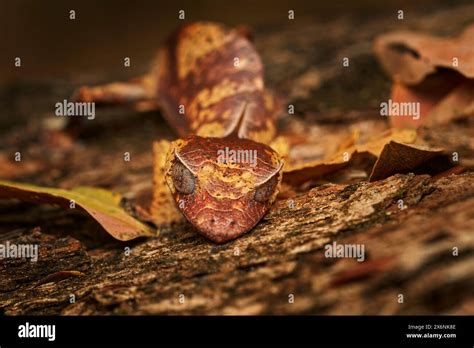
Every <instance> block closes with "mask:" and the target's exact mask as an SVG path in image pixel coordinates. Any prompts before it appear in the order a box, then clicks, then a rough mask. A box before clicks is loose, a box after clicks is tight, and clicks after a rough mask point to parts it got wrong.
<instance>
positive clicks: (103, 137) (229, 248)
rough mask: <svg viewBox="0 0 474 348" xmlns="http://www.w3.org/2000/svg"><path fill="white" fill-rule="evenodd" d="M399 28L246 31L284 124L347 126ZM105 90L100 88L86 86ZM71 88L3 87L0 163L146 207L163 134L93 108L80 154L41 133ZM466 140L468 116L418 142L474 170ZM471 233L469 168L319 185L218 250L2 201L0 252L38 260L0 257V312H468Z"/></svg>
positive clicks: (455, 17)
mask: <svg viewBox="0 0 474 348" xmlns="http://www.w3.org/2000/svg"><path fill="white" fill-rule="evenodd" d="M473 13H474V7H473V6H457V7H451V8H449V9H446V10H436V11H427V12H426V13H419V14H413V16H407V20H406V22H405V23H404V28H410V29H418V30H424V31H428V32H432V33H436V34H449V33H454V32H456V31H458V30H460V29H461V28H462V27H463V26H464V25H465V24H467V23H468V22H469V21H472V20H473V19H474V18H473V17H472V14H473ZM391 15H392V16H393V14H391ZM440 23H442V24H443V26H442V27H440ZM397 25H399V23H397V22H396V20H394V19H392V18H391V17H388V16H387V15H381V16H379V17H376V18H371V19H370V20H369V19H367V18H364V17H363V16H356V15H354V16H351V17H347V18H338V19H334V20H328V21H326V22H324V23H322V22H316V21H315V22H311V23H308V25H307V26H293V25H288V26H287V27H278V28H259V29H258V28H257V30H256V33H255V37H256V38H257V41H256V44H257V48H258V49H259V51H260V52H262V56H263V60H264V63H265V66H266V74H267V79H268V81H269V86H270V87H272V88H273V89H275V90H276V91H277V92H278V93H280V94H282V95H287V96H290V102H292V103H294V104H295V105H296V109H297V111H298V112H297V113H298V115H296V116H295V117H298V118H299V119H300V120H304V121H306V122H313V123H314V122H318V123H320V124H330V125H340V127H348V126H350V125H351V124H353V123H355V122H359V121H360V120H361V119H363V120H367V119H370V118H371V117H372V118H375V117H374V116H373V113H371V110H373V108H375V107H376V106H377V105H378V103H379V102H380V100H383V99H384V98H385V99H386V98H388V95H389V88H390V81H389V80H388V78H387V77H385V75H384V74H383V73H382V72H381V71H380V69H379V68H378V65H377V63H376V62H375V60H374V58H373V55H372V53H371V42H372V39H373V37H374V36H375V35H376V34H378V33H380V32H384V31H388V30H391V29H395V28H397ZM354 28H357V30H356V31H354ZM315 33H317V35H316V34H315ZM344 56H350V57H351V63H350V69H351V71H350V73H349V72H348V71H347V70H343V69H342V68H341V64H340V63H339V61H340V60H341V58H342V57H344ZM112 78H114V79H117V78H120V76H114V77H112ZM105 80H110V77H100V78H99V77H98V78H97V81H96V82H97V83H99V82H103V81H105ZM82 82H83V81H82ZM79 83H80V82H78V81H52V82H48V83H44V84H24V83H23V84H17V85H11V86H8V87H5V88H3V89H2V90H1V91H0V93H1V98H0V101H1V104H2V108H3V110H4V112H5V113H6V114H7V115H9V120H11V122H6V121H5V120H3V121H2V126H3V125H5V127H3V129H2V130H1V132H0V133H1V134H2V138H1V140H0V145H1V149H2V153H4V154H7V155H12V154H13V153H14V152H15V151H20V150H21V151H22V153H23V154H24V156H26V158H27V159H28V161H29V163H32V164H31V166H33V165H34V166H36V167H34V168H25V169H24V173H23V174H22V175H19V176H17V177H16V178H15V180H20V181H25V182H30V183H35V184H42V185H50V186H59V187H66V188H67V187H72V186H77V185H95V186H101V187H105V188H110V189H113V190H116V191H119V192H121V193H122V194H124V195H125V196H127V197H132V198H133V197H135V198H136V199H138V200H144V201H146V200H148V199H149V193H150V190H151V173H152V167H151V166H152V163H151V143H152V141H153V140H154V139H158V138H168V139H169V138H171V137H172V136H171V135H170V131H169V129H168V128H167V126H166V125H165V124H164V122H163V121H162V119H161V118H160V117H159V116H158V115H157V114H156V113H146V114H137V113H134V112H132V111H130V110H122V109H115V108H112V109H107V110H105V109H104V110H102V111H101V114H100V118H98V119H97V120H96V122H91V123H88V124H86V131H85V133H84V134H86V136H83V137H82V138H81V139H80V141H79V144H75V145H70V146H68V144H67V143H64V142H62V140H61V138H59V139H58V138H55V137H54V134H53V135H51V134H50V135H49V136H48V137H47V138H45V137H44V136H42V135H41V134H40V133H39V132H38V129H39V128H40V126H39V125H40V124H42V122H43V121H44V120H48V119H51V118H53V116H52V115H51V112H52V110H54V109H53V107H52V105H54V103H55V102H57V101H58V100H62V99H64V98H68V97H69V96H70V93H71V92H72V90H73V89H74V88H75V87H76V86H77V85H78V84H79ZM88 83H91V81H88ZM13 120H14V121H13ZM25 120H29V125H28V127H26V128H25V126H24V123H23V124H22V122H24V121H25ZM14 122H18V124H15V123H14ZM376 122H383V121H380V120H378V119H377V120H376ZM473 132H474V124H473V121H471V120H465V121H462V122H458V123H453V124H449V125H446V126H443V128H437V129H426V130H424V131H423V133H422V134H423V137H424V138H425V139H426V140H427V141H431V142H433V143H434V144H436V145H438V146H443V147H445V148H449V149H450V150H452V151H458V152H459V155H460V157H461V158H468V159H469V158H470V159H471V161H472V158H473V157H474V144H473V143H472V136H471V137H469V136H468V134H473ZM58 143H59V144H60V145H57V144H58ZM124 152H130V153H131V156H132V161H131V162H129V163H126V162H124V161H123V154H124ZM400 200H402V201H403V206H402V205H401V201H400ZM473 226H474V174H473V173H471V172H467V173H461V174H450V173H443V174H441V175H437V176H429V175H415V174H403V175H402V174H399V175H395V176H392V177H390V178H387V179H385V180H381V181H377V182H373V183H368V182H365V181H362V182H359V183H353V184H347V185H342V184H334V183H333V184H325V185H322V186H318V187H315V188H313V189H311V190H309V191H307V192H304V193H301V194H300V195H298V196H296V197H295V198H292V199H281V200H279V201H278V202H277V203H276V204H275V206H274V207H273V208H272V210H271V212H270V213H269V214H268V215H267V216H266V217H265V218H264V220H263V221H261V222H260V223H259V224H258V225H257V227H256V228H255V229H254V230H252V231H251V232H250V233H248V234H247V235H245V236H243V237H242V238H239V239H237V240H235V241H233V242H230V243H227V244H224V245H215V244H212V243H210V242H208V241H207V240H205V239H203V238H202V237H200V236H199V235H197V234H196V233H195V232H194V231H193V230H192V228H191V227H190V226H187V225H185V226H176V227H174V228H171V229H169V230H167V231H164V232H163V233H162V235H161V236H159V237H156V238H149V239H140V240H136V241H134V242H131V243H120V242H117V241H115V240H112V239H111V238H110V237H109V236H108V235H107V234H106V233H105V232H104V231H102V230H101V229H100V228H99V227H98V226H97V224H96V223H95V222H94V221H92V220H91V219H89V218H87V217H85V216H83V215H80V214H77V213H73V212H66V211H62V210H59V209H56V208H52V207H37V206H33V205H29V204H24V203H18V202H12V201H1V202H0V241H1V242H5V241H7V240H8V241H10V242H11V243H18V244H23V243H39V245H40V248H39V250H40V255H39V259H38V262H36V263H35V262H30V261H28V260H24V259H4V260H0V312H1V313H4V314H7V315H17V314H41V315H43V314H64V315H87V314H438V313H448V314H469V313H470V314H472V313H474V292H473V291H472V289H473V287H474V234H473ZM334 241H336V242H337V243H338V244H360V245H363V246H364V248H365V258H366V259H365V261H364V262H358V261H357V260H356V259H353V258H328V257H325V245H327V244H331V243H333V242H334ZM128 251H129V252H128ZM71 295H74V297H75V302H74V303H71ZM400 295H403V302H402V303H400Z"/></svg>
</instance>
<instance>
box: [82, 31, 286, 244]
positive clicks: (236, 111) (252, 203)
mask: <svg viewBox="0 0 474 348" xmlns="http://www.w3.org/2000/svg"><path fill="white" fill-rule="evenodd" d="M248 37H249V35H248V33H247V34H246V33H245V31H243V30H241V29H240V30H239V29H229V28H226V27H225V26H222V25H220V24H216V23H209V22H197V23H191V24H187V25H184V26H182V27H180V28H179V29H178V30H176V31H175V32H174V33H173V34H172V35H171V36H170V37H169V39H168V40H167V41H166V42H165V44H164V45H163V46H162V47H161V49H160V51H159V53H158V56H157V60H156V62H155V64H154V65H153V69H152V70H151V72H150V73H149V74H148V75H146V76H143V77H141V78H138V79H134V80H132V81H129V82H128V83H127V82H125V83H111V84H107V85H103V86H95V87H82V88H81V89H79V90H78V91H77V92H76V95H75V98H76V100H80V101H96V102H99V103H128V104H130V105H132V106H134V108H135V109H137V110H149V109H153V108H156V107H159V108H160V109H161V110H162V111H163V115H164V117H165V118H166V120H167V121H168V123H169V124H170V125H171V126H172V127H173V128H174V130H175V131H176V132H177V133H178V134H179V136H180V137H181V139H179V140H177V141H175V142H173V143H172V144H171V146H169V151H168V153H167V156H166V159H165V158H164V156H163V151H164V149H165V148H166V147H167V144H165V143H166V142H164V141H161V142H155V144H154V158H155V168H154V198H153V203H152V206H151V212H152V215H153V216H154V219H155V221H156V223H157V225H161V224H168V223H172V222H176V221H177V220H178V219H179V217H178V216H177V215H178V214H177V212H175V211H174V208H170V207H169V205H168V204H169V203H170V202H171V201H172V200H174V201H175V202H176V203H177V207H178V209H179V210H180V211H181V212H182V213H183V215H184V216H185V217H186V218H187V219H188V221H189V222H191V223H192V224H193V225H194V226H195V227H196V228H197V230H198V231H199V232H200V233H202V234H203V235H204V236H206V237H207V238H209V239H211V240H212V241H214V242H217V243H223V242H226V241H228V240H231V239H234V238H236V237H238V236H240V235H242V234H244V233H246V232H248V231H249V230H250V229H252V227H254V226H255V224H257V222H258V221H259V220H260V219H261V218H262V217H263V216H264V215H265V213H266V212H267V211H268V209H269V208H270V206H271V204H272V203H273V201H274V200H275V198H276V196H277V193H278V186H279V184H280V182H281V176H282V167H283V160H282V159H281V157H280V156H279V155H278V153H277V152H276V151H274V150H273V149H272V148H270V147H269V146H268V144H270V142H271V141H272V140H274V138H275V133H276V126H275V114H276V109H277V107H276V105H275V102H274V99H273V97H272V95H271V94H270V93H268V92H267V90H266V89H265V86H264V81H263V65H262V62H261V60H260V56H259V55H258V53H257V51H256V49H255V47H254V46H253V44H252V43H251V42H250V41H249V39H248ZM226 148H228V149H230V150H235V151H238V150H246V151H250V152H251V153H253V151H256V154H257V155H256V157H257V159H258V160H257V162H256V165H255V166H253V165H252V164H251V163H246V162H242V163H224V162H222V161H219V156H218V151H219V150H225V149H226ZM165 182H166V183H165ZM166 184H167V185H168V186H169V189H170V191H171V194H172V197H170V195H169V193H168V192H166V191H164V190H163V185H164V186H166Z"/></svg>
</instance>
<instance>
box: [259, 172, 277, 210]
mask: <svg viewBox="0 0 474 348" xmlns="http://www.w3.org/2000/svg"><path fill="white" fill-rule="evenodd" d="M277 184H278V175H274V176H273V177H272V178H271V179H269V180H267V181H266V182H264V183H263V184H261V185H260V186H259V187H257V189H256V190H255V195H254V196H253V199H255V200H256V201H257V202H260V203H263V202H266V201H268V200H269V199H270V197H271V196H272V195H273V192H275V188H276V186H277Z"/></svg>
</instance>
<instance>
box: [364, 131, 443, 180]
mask: <svg viewBox="0 0 474 348" xmlns="http://www.w3.org/2000/svg"><path fill="white" fill-rule="evenodd" d="M442 152H443V151H442V150H441V149H430V148H427V147H423V146H419V145H413V144H411V145H407V144H402V143H398V142H395V141H393V140H392V141H390V142H389V143H388V144H386V145H385V146H384V147H383V150H382V152H381V153H380V155H379V158H378V159H377V162H375V165H374V168H373V169H372V173H371V174H370V178H369V181H376V180H381V179H385V178H387V177H389V176H391V175H393V174H396V173H406V172H409V171H410V170H413V169H414V168H417V167H419V166H420V165H422V164H423V163H425V162H426V161H428V160H430V159H431V158H433V157H436V156H438V155H440V154H441V153H442Z"/></svg>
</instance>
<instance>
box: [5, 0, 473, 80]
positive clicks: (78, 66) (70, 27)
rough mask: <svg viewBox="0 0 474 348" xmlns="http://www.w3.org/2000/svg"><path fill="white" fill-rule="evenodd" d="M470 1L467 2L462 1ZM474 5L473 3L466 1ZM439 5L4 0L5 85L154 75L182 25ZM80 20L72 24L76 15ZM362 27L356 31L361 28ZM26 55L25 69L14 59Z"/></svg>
mask: <svg viewBox="0 0 474 348" xmlns="http://www.w3.org/2000/svg"><path fill="white" fill-rule="evenodd" d="M461 2H463V1H461ZM465 2H469V1H465ZM439 3H440V1H427V0H417V1H412V0H398V1H393V0H390V1H379V0H362V1H301V0H272V1H249V0H238V1H152V0H134V1H131V0H128V1H124V0H116V1H110V0H107V1H97V0H95V1H94V0H81V1H77V0H73V1H64V0H49V1H38V0H18V1H6V0H1V1H0V4H1V5H0V84H5V83H8V82H12V81H18V80H20V81H25V80H29V81H31V80H43V79H45V78H54V77H61V78H68V77H74V78H75V79H77V78H78V77H79V76H80V78H81V79H84V80H85V81H87V77H88V76H93V75H96V74H97V73H100V72H103V71H108V72H114V71H117V72H118V70H119V69H124V67H123V58H124V57H130V58H131V64H132V65H131V67H130V68H129V70H130V74H131V75H133V74H136V73H142V72H144V71H146V70H147V67H148V65H149V62H150V60H151V59H152V58H153V55H154V53H155V52H156V50H157V48H158V47H159V44H160V42H161V41H162V39H163V38H164V37H165V36H166V35H168V34H169V33H170V31H171V30H173V29H174V28H175V27H177V26H178V25H179V24H181V23H182V22H183V21H181V20H179V19H178V11H179V10H181V9H183V10H185V11H186V21H195V20H213V21H219V22H223V23H225V24H228V25H237V24H247V25H250V26H251V27H252V28H254V29H256V30H258V29H259V28H268V27H271V26H278V24H279V23H282V22H288V17H287V16H288V10H290V9H292V10H294V11H295V15H296V18H295V20H294V21H293V22H292V25H304V23H305V22H307V21H308V20H315V21H325V20H329V19H330V18H334V17H337V16H351V15H352V14H355V13H357V14H358V15H359V16H360V15H361V14H362V15H363V16H364V17H365V16H366V17H367V20H368V21H370V18H371V17H372V16H374V15H375V14H377V13H380V12H387V13H390V12H393V13H394V15H396V10H397V9H403V10H404V11H405V13H406V16H407V15H409V11H410V9H411V8H413V7H414V6H415V7H416V8H418V9H420V8H422V9H424V8H426V10H427V11H429V10H430V9H433V8H436V7H437V6H438V5H439ZM71 9H74V10H75V11H76V19H75V20H70V19H69V11H70V10H71ZM354 30H357V28H354ZM15 57H21V58H22V68H21V69H18V68H15V67H14V64H13V63H14V58H15Z"/></svg>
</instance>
